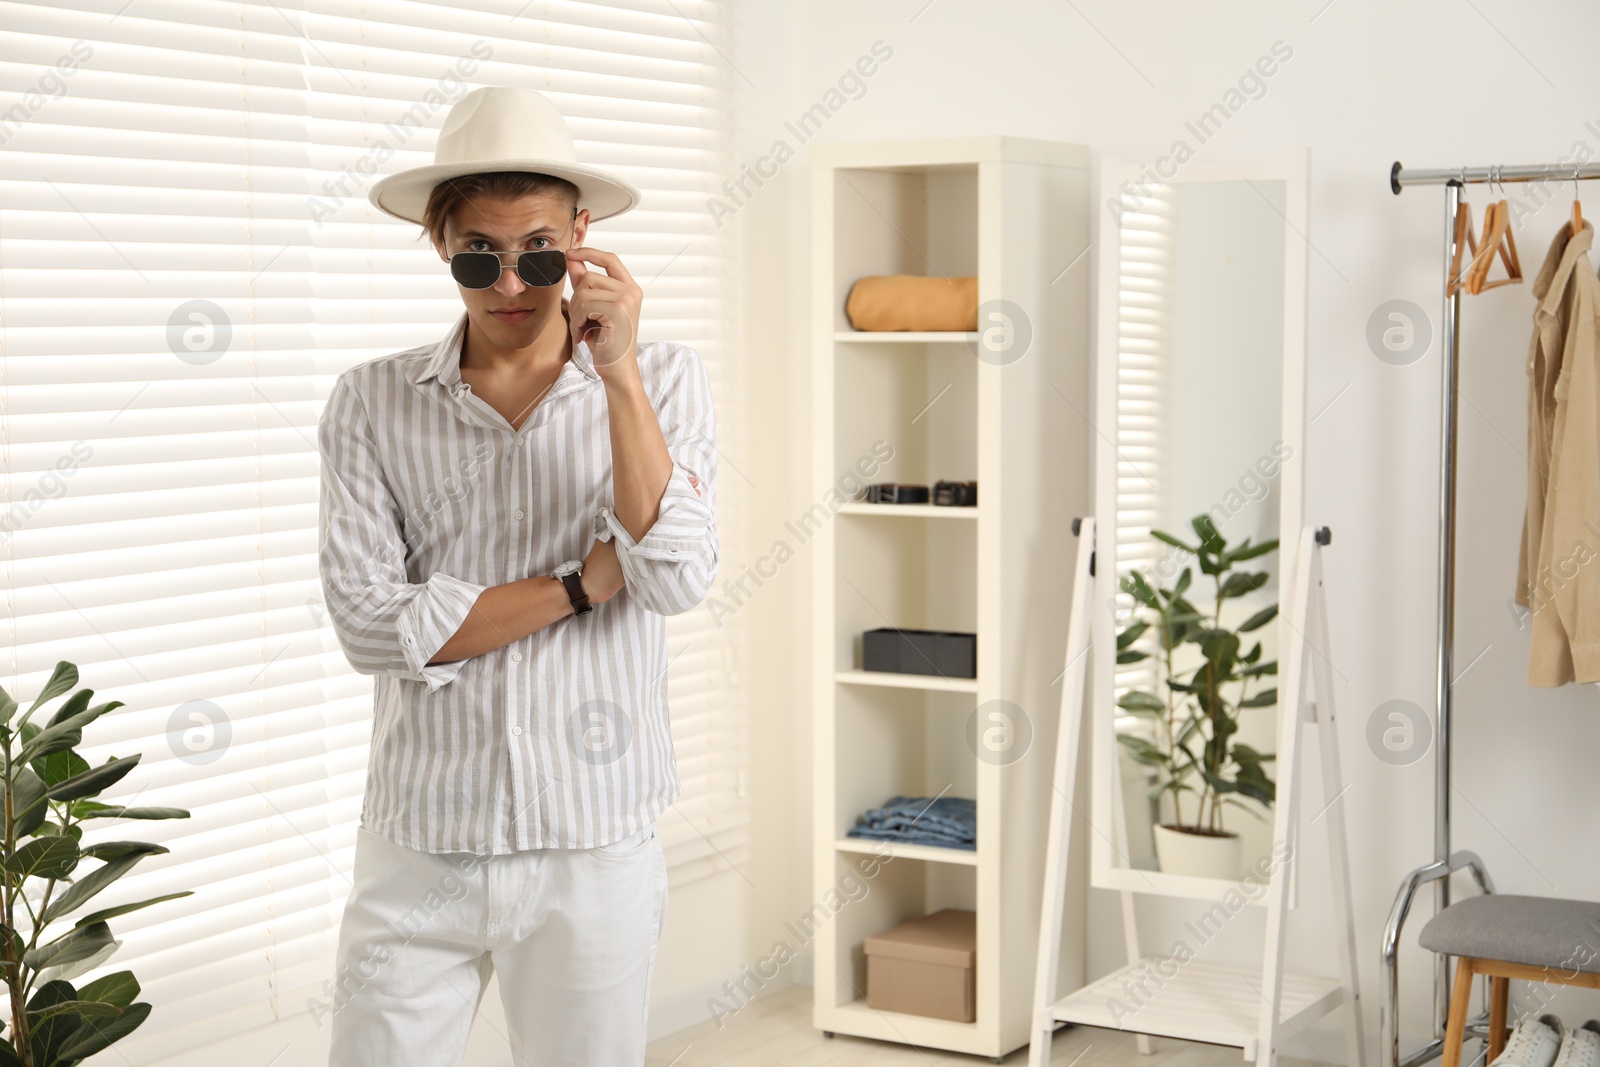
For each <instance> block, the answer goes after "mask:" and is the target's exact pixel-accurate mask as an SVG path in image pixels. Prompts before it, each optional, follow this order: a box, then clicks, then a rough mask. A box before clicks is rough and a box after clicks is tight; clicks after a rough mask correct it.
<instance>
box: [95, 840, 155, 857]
mask: <svg viewBox="0 0 1600 1067" xmlns="http://www.w3.org/2000/svg"><path fill="white" fill-rule="evenodd" d="M166 851H167V846H165V845H153V844H151V843H150V842H148V841H100V842H97V843H95V844H93V845H88V846H86V847H85V848H84V850H83V852H82V853H81V855H82V856H83V858H84V859H97V860H108V861H109V860H114V859H121V858H122V857H123V856H133V855H139V856H159V855H160V854H161V853H163V852H166Z"/></svg>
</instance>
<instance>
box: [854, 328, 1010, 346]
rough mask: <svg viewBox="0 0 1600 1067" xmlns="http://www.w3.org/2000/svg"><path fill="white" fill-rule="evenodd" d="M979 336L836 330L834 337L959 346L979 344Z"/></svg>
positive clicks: (976, 333) (862, 341) (878, 341)
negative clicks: (953, 344) (944, 343)
mask: <svg viewBox="0 0 1600 1067" xmlns="http://www.w3.org/2000/svg"><path fill="white" fill-rule="evenodd" d="M978 337H979V334H978V332H977V331H976V330H974V331H971V332H967V331H961V330H951V331H943V332H939V331H922V332H918V331H914V330H883V331H881V332H874V331H871V330H836V331H835V332H834V335H833V339H834V340H835V341H847V342H849V343H851V344H855V343H857V342H861V343H864V344H935V343H938V342H941V341H943V342H950V343H958V344H977V343H978Z"/></svg>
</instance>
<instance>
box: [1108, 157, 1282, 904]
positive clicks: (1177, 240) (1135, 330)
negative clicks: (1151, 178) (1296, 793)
mask: <svg viewBox="0 0 1600 1067" xmlns="http://www.w3.org/2000/svg"><path fill="white" fill-rule="evenodd" d="M1145 192H1146V191H1144V190H1142V191H1141V193H1142V194H1143V193H1145ZM1147 192H1148V195H1141V197H1140V198H1139V199H1138V200H1137V201H1136V202H1135V205H1136V206H1135V207H1134V209H1133V210H1130V211H1128V212H1126V213H1125V214H1124V215H1123V216H1122V219H1121V258H1120V263H1119V275H1120V279H1119V290H1120V299H1119V303H1120V324H1119V344H1118V353H1117V358H1118V367H1117V381H1118V425H1117V428H1116V432H1117V449H1118V458H1119V472H1118V474H1119V478H1118V493H1117V512H1116V516H1115V551H1116V562H1117V574H1118V586H1119V589H1120V593H1119V596H1118V603H1117V612H1116V618H1117V632H1118V666H1117V674H1116V681H1115V692H1116V699H1117V711H1116V715H1117V720H1116V721H1117V734H1118V747H1119V750H1120V752H1121V756H1122V758H1121V761H1120V763H1121V767H1122V770H1123V774H1122V788H1123V810H1124V812H1125V820H1126V829H1127V837H1128V846H1127V859H1128V862H1131V863H1132V864H1133V865H1134V866H1138V867H1143V868H1147V869H1154V870H1161V871H1164V872H1167V873H1173V874H1184V875H1194V876H1201V877H1211V878H1222V879H1229V880H1233V879H1237V878H1239V877H1240V875H1241V874H1242V873H1243V872H1244V871H1245V870H1246V869H1247V868H1249V867H1250V866H1252V865H1253V864H1254V863H1255V862H1256V861H1257V860H1258V859H1259V858H1260V857H1262V856H1264V855H1266V854H1267V853H1268V852H1269V851H1270V846H1271V807H1272V803H1273V800H1274V795H1275V794H1274V780H1275V778H1276V773H1275V766H1274V759H1273V756H1274V752H1273V749H1274V747H1275V732H1276V722H1277V650H1278V640H1277V633H1278V625H1279V623H1278V620H1277V606H1278V589H1279V582H1278V577H1279V565H1278V564H1279V552H1278V550H1277V546H1278V537H1279V503H1280V497H1279V479H1278V477H1277V475H1278V472H1279V471H1280V470H1281V468H1282V464H1283V462H1284V461H1285V460H1286V459H1287V458H1288V447H1287V446H1286V444H1285V443H1284V440H1283V436H1284V435H1283V433H1282V417H1283V411H1282V399H1281V398H1282V394H1283V373H1282V366H1283V332H1284V330H1283V320H1284V306H1283V303H1284V248H1285V229H1286V221H1285V216H1284V197H1285V184H1284V182H1282V181H1281V180H1280V181H1264V180H1238V181H1207V182H1179V183H1173V184H1170V185H1166V186H1161V187H1157V188H1154V189H1149V190H1148V191H1147Z"/></svg>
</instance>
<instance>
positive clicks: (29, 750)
mask: <svg viewBox="0 0 1600 1067" xmlns="http://www.w3.org/2000/svg"><path fill="white" fill-rule="evenodd" d="M120 707H122V701H120V700H108V701H106V702H105V703H104V704H96V705H95V706H94V707H92V708H85V709H84V710H82V711H80V712H77V713H76V714H74V715H69V716H67V717H66V718H64V719H62V720H61V721H59V722H54V723H51V724H50V725H49V726H46V727H45V728H44V729H43V730H40V731H39V734H38V736H36V737H34V738H33V739H32V740H31V741H29V742H28V743H27V744H25V745H23V746H22V751H21V752H20V753H18V755H17V758H18V759H19V760H21V761H22V762H24V763H26V762H29V761H31V760H34V759H37V758H39V757H40V756H43V755H47V754H48V753H51V752H58V751H60V750H61V749H64V748H71V747H72V746H73V745H76V744H78V743H79V742H80V741H82V740H83V728H84V727H85V726H87V725H89V724H90V723H91V722H94V720H96V719H98V718H99V717H100V716H102V715H104V714H105V713H106V712H108V711H110V710H111V709H112V708H120ZM133 758H134V759H137V758H138V757H137V756H135V757H133Z"/></svg>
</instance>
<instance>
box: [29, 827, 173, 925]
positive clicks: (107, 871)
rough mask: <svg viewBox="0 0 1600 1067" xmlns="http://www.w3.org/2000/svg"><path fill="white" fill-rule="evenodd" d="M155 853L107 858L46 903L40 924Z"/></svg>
mask: <svg viewBox="0 0 1600 1067" xmlns="http://www.w3.org/2000/svg"><path fill="white" fill-rule="evenodd" d="M155 847H156V848H160V849H161V851H162V852H165V851H167V850H166V849H165V848H162V847H161V846H159V845H157V846H155ZM153 854H154V853H150V852H139V853H133V854H130V855H126V856H118V857H117V858H116V859H113V860H107V861H106V862H105V863H104V864H103V865H102V866H100V867H96V868H95V869H94V870H92V871H90V872H89V873H88V874H86V875H84V876H83V877H82V878H79V879H78V880H77V881H76V882H74V883H72V885H71V886H69V887H68V888H67V891H66V892H65V893H62V894H61V895H60V896H59V897H56V898H55V899H54V900H52V901H51V902H50V903H49V904H48V905H46V906H45V909H44V912H43V913H42V914H41V915H40V916H39V924H40V925H41V926H46V925H48V924H50V923H51V922H53V921H54V920H56V919H59V918H60V917H61V916H63V915H66V914H68V913H69V912H71V911H72V910H73V909H75V908H77V907H79V906H80V905H82V904H83V902H84V901H86V900H88V899H89V898H90V897H92V896H94V895H95V894H96V893H98V892H100V891H101V890H102V889H104V888H105V887H106V886H108V885H110V884H111V883H112V882H114V881H116V880H117V879H118V878H121V877H122V876H123V875H124V874H127V873H128V871H129V870H130V869H131V868H132V867H133V865H134V864H135V863H138V862H139V861H140V860H142V859H144V858H145V856H147V855H153Z"/></svg>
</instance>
